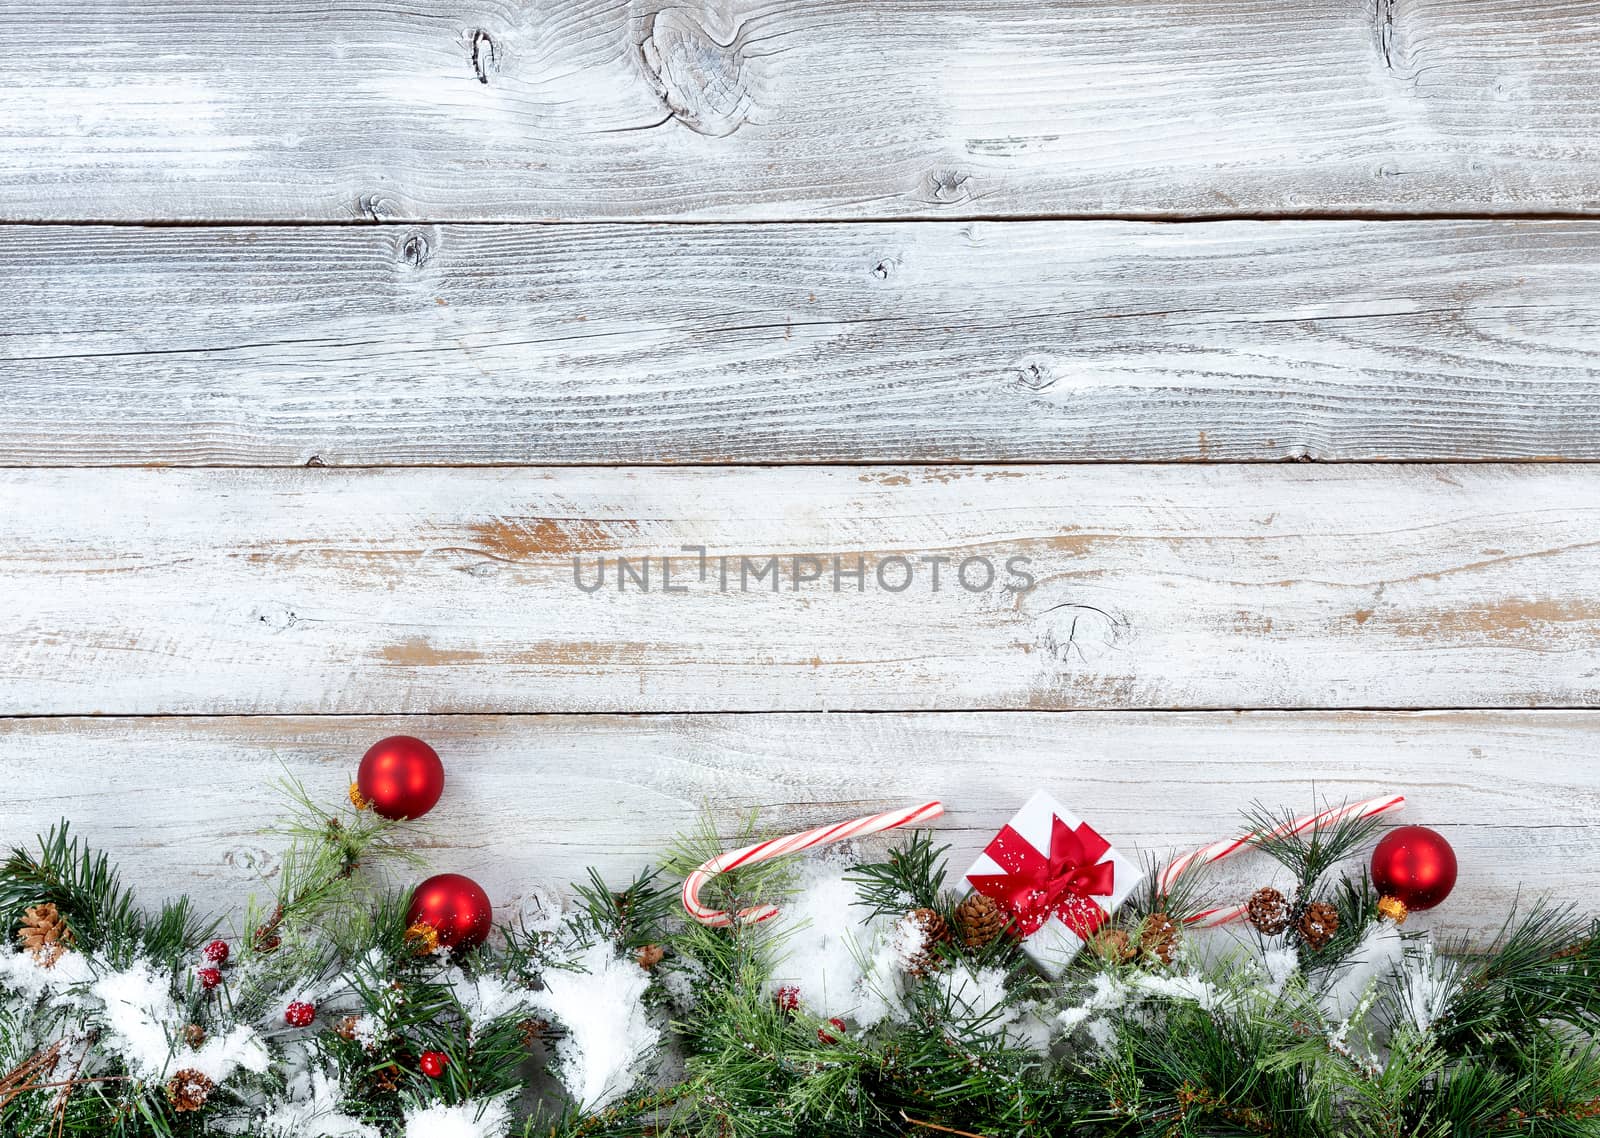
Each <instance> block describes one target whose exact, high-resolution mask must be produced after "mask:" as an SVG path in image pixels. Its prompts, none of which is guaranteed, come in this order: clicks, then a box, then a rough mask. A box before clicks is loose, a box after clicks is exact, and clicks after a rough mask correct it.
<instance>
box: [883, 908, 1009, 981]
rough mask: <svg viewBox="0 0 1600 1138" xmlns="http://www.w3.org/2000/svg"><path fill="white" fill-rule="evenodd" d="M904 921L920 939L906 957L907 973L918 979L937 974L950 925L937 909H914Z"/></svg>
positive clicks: (948, 935)
mask: <svg viewBox="0 0 1600 1138" xmlns="http://www.w3.org/2000/svg"><path fill="white" fill-rule="evenodd" d="M904 920H905V921H906V923H907V924H909V925H911V926H912V928H914V929H915V930H916V932H917V938H918V939H917V948H916V950H915V951H914V952H911V953H910V954H909V955H907V957H906V960H905V966H906V971H907V972H909V973H911V975H913V976H917V977H922V976H927V975H928V974H929V973H932V972H937V971H938V970H939V964H940V963H941V961H942V959H943V958H942V957H940V955H939V946H940V945H941V944H943V943H944V942H945V941H947V940H949V939H950V923H949V922H948V921H946V920H945V919H944V917H942V916H940V915H939V911H938V910H937V909H912V910H911V912H909V913H907V914H906V915H905V918H904ZM991 939H992V938H991Z"/></svg>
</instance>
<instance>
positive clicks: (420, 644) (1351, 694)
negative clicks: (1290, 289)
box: [0, 465, 1600, 714]
mask: <svg viewBox="0 0 1600 1138" xmlns="http://www.w3.org/2000/svg"><path fill="white" fill-rule="evenodd" d="M1597 491H1600V467H1594V466H1587V465H1574V466H1562V465H1512V466H1497V465H1468V466H1449V465H1439V466H1402V465H1394V466H1337V467H1308V466H1298V465H1271V466H1212V467H1200V466H1115V467H1004V466H996V467H980V468H967V467H903V468H896V467H845V468H838V467H790V468H696V469H672V468H642V469H641V468H635V469H604V468H556V469H546V468H528V469H520V470H483V469H476V470H474V469H455V470H392V471H336V470H256V471H231V470H230V471H214V470H208V471H173V470H164V471H163V470H153V471H140V470H117V471H105V470H34V471H21V470H14V471H6V472H3V473H0V596H5V597H7V598H8V599H9V603H8V604H7V605H5V606H0V642H3V643H5V644H6V645H7V647H8V654H7V657H8V658H7V660H6V662H5V664H4V669H5V679H4V684H3V686H0V712H3V713H5V714H28V713H56V714H75V713H102V714H116V713H127V714H140V713H176V712H201V713H250V712H260V713H266V712H284V713H304V712H328V713H358V712H389V713H395V712H425V711H432V712H474V711H482V712H509V711H660V710H677V711H683V710H699V711H713V710H723V711H732V710H761V711H769V710H796V711H798V710H814V709H816V710H820V709H833V710H841V709H858V710H867V709H918V708H930V709H979V708H1040V709H1055V708H1169V707H1176V708H1212V707H1222V708H1228V707H1268V708H1270V707H1456V706H1495V707H1520V706H1551V705H1565V706H1572V705H1589V704H1595V703H1597V702H1600V679H1597V677H1600V603H1597V601H1596V599H1595V598H1596V582H1597V581H1600V536H1597V535H1600V494H1597ZM690 545H698V546H704V547H706V549H707V551H708V556H709V558H710V560H709V563H708V564H707V566H706V569H705V573H704V576H701V575H700V568H699V566H698V563H697V555H695V554H687V553H684V552H682V549H683V547H685V546H690ZM668 556H671V557H673V558H674V560H673V562H672V575H671V579H670V583H671V585H672V586H673V588H674V589H675V590H683V591H681V592H679V591H674V592H671V593H667V592H664V591H663V586H664V584H666V582H664V580H663V573H662V563H661V559H662V558H663V557H668ZM810 557H814V558H816V560H815V561H809V560H806V558H810ZM600 558H605V559H606V561H607V565H608V569H607V572H606V575H605V578H604V584H603V587H599V588H598V591H595V592H592V593H590V592H585V591H583V590H582V589H580V588H579V587H578V586H577V584H576V582H575V577H578V576H579V575H578V574H575V564H577V565H580V566H581V578H580V579H581V580H582V581H583V582H584V584H586V585H592V584H593V583H594V581H595V579H596V575H597V565H598V561H599V559H600ZM618 558H627V559H629V562H630V565H631V566H632V568H633V571H634V572H633V574H632V575H631V576H630V577H623V578H621V584H622V586H623V587H621V588H619V573H618V566H617V559H618ZM646 558H648V559H649V566H650V570H649V571H650V574H651V576H650V590H649V591H648V592H646V591H644V590H643V588H642V587H641V584H640V581H639V579H638V578H639V575H640V572H641V570H642V567H643V562H644V559H646ZM722 558H726V561H725V562H724V561H722V560H719V559H722ZM773 558H776V559H777V560H776V561H773V560H771V559H773ZM834 558H837V559H838V561H837V563H835V561H834V560H833V559H834ZM857 558H860V559H861V560H860V562H859V564H860V565H861V567H862V568H863V570H864V573H865V576H864V577H863V579H862V582H861V584H860V586H859V587H858V585H857V581H856V579H855V578H854V577H852V576H851V575H850V573H851V570H853V569H854V568H856V566H857V564H858V562H857V560H856V559H857ZM926 558H946V559H947V560H946V561H944V562H943V563H942V564H939V565H937V566H936V565H935V563H933V562H930V561H927V560H924V559H926ZM968 558H986V559H987V564H988V566H989V567H990V569H992V572H993V578H992V580H991V579H990V578H988V571H989V570H986V569H985V563H984V562H983V561H974V562H973V563H972V564H971V565H970V566H968V567H967V569H966V577H965V582H966V586H967V587H963V585H962V583H961V582H959V581H958V580H957V577H956V575H957V572H958V569H959V567H960V565H961V563H962V562H964V561H965V560H966V559H968ZM1012 558H1025V559H1027V560H1026V561H1025V562H1020V563H1018V565H1019V567H1020V572H1025V573H1027V574H1029V575H1031V576H1032V577H1033V578H1034V580H1035V585H1034V587H1033V588H1032V589H1031V590H1029V591H1026V592H1021V593H1019V592H1015V591H1012V588H1011V586H1012V585H1013V584H1015V585H1017V586H1021V585H1023V584H1024V582H1023V580H1022V578H1021V576H1020V575H1018V574H1014V573H1013V572H1011V571H1010V569H1009V568H1008V563H1009V562H1010V560H1011V559H1012ZM797 559H798V560H797ZM897 559H902V560H897ZM723 564H726V566H727V570H726V571H727V580H728V586H727V591H726V592H724V591H723V589H722V569H721V566H722V565H723ZM835 566H837V569H838V571H839V576H838V577H837V579H835V577H834V572H835ZM936 567H937V568H939V571H940V572H941V574H942V576H941V578H940V582H941V583H940V588H939V589H938V590H937V591H935V590H934V589H933V587H932V575H933V572H934V570H935V568H936ZM774 570H775V571H774ZM908 573H910V574H911V580H910V584H909V585H906V584H905V582H906V579H907V574H908ZM797 576H798V577H801V578H811V577H815V578H816V579H813V580H804V581H801V582H800V585H799V587H798V588H796V577H797ZM985 584H988V586H989V587H987V588H985V587H984V586H985ZM774 590H776V591H774Z"/></svg>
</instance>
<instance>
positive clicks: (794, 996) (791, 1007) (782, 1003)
mask: <svg viewBox="0 0 1600 1138" xmlns="http://www.w3.org/2000/svg"><path fill="white" fill-rule="evenodd" d="M772 1002H773V1003H775V1004H777V1005H778V1010H779V1011H780V1012H792V1011H795V1010H796V1009H798V1008H799V1007H800V989H799V988H796V987H795V986H794V985H793V984H785V985H784V986H783V987H781V988H779V989H778V990H777V991H776V992H774V993H772Z"/></svg>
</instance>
